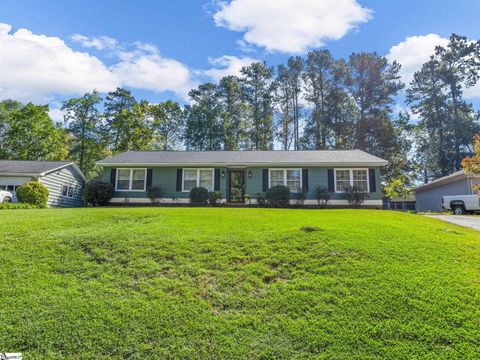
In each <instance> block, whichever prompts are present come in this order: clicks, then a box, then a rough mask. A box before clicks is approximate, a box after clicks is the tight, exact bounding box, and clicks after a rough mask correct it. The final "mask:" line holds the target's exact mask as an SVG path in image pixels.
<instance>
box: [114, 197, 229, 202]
mask: <svg viewBox="0 0 480 360" xmlns="http://www.w3.org/2000/svg"><path fill="white" fill-rule="evenodd" d="M125 199H127V201H125ZM151 202H152V201H151V200H150V199H149V198H146V197H141V198H133V197H130V198H129V197H113V198H112V199H110V203H112V204H150V203H151ZM158 202H159V203H160V204H190V199H189V198H177V199H175V200H172V198H160V199H158ZM226 202H227V199H221V200H220V203H221V204H224V203H226Z"/></svg>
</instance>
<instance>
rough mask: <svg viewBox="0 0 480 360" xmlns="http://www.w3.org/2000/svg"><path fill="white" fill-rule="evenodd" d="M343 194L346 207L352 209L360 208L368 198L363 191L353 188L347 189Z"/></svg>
mask: <svg viewBox="0 0 480 360" xmlns="http://www.w3.org/2000/svg"><path fill="white" fill-rule="evenodd" d="M345 194H346V197H347V201H348V205H350V206H351V207H354V208H359V207H360V206H362V205H363V203H364V202H365V200H367V197H368V194H367V193H366V192H365V191H362V190H360V189H359V188H357V187H355V186H351V187H349V188H347V190H346V192H345Z"/></svg>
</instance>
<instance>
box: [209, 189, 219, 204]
mask: <svg viewBox="0 0 480 360" xmlns="http://www.w3.org/2000/svg"><path fill="white" fill-rule="evenodd" d="M221 200H222V193H221V192H220V191H212V192H211V193H210V194H209V195H208V202H209V203H210V205H212V206H218V205H220V201H221Z"/></svg>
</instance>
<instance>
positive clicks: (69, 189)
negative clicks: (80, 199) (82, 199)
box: [62, 185, 74, 198]
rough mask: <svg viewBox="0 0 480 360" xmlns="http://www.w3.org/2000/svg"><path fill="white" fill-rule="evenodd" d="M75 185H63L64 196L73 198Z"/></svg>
mask: <svg viewBox="0 0 480 360" xmlns="http://www.w3.org/2000/svg"><path fill="white" fill-rule="evenodd" d="M73 191H74V189H73V186H71V185H63V186H62V196H65V197H69V198H73Z"/></svg>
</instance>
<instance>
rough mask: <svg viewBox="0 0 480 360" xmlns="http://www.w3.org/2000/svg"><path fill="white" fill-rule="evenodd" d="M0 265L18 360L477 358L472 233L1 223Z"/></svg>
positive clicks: (431, 225)
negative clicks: (104, 359) (20, 353)
mask: <svg viewBox="0 0 480 360" xmlns="http://www.w3.org/2000/svg"><path fill="white" fill-rule="evenodd" d="M301 227H304V229H303V230H300V228H301ZM0 254H1V255H2V259H1V267H0V285H1V291H0V325H1V331H0V351H11V352H14V351H15V352H23V353H24V359H26V360H28V359H39V358H51V359H56V358H59V359H60V358H72V359H90V358H92V359H93V358H106V357H112V358H132V359H144V358H192V359H193V358H202V359H204V358H224V359H226V358H249V359H253V358H265V359H267V358H274V357H276V358H315V357H316V358H329V359H330V358H336V359H347V358H355V359H358V358H462V359H466V358H477V357H478V356H480V330H479V329H480V236H479V233H477V232H474V231H472V230H468V229H463V228H460V227H456V226H453V225H449V224H446V223H443V222H440V221H437V220H434V219H429V218H425V217H422V216H419V215H411V214H401V213H397V212H383V211H367V210H323V211H322V210H320V211H317V210H275V209H201V208H111V209H71V210H69V209H62V210H61V209H58V210H53V209H52V210H21V211H5V212H2V213H1V222H0Z"/></svg>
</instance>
